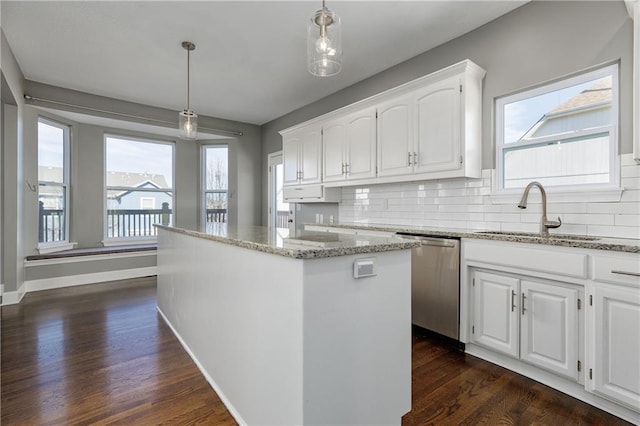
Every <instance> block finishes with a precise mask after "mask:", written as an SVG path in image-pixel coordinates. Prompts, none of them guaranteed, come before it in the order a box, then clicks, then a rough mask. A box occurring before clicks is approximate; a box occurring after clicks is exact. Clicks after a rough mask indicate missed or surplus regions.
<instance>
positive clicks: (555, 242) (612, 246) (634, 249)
mask: <svg viewBox="0 0 640 426" xmlns="http://www.w3.org/2000/svg"><path fill="white" fill-rule="evenodd" d="M309 225H310V226H323V227H332V228H343V229H362V230H367V231H382V232H396V233H397V232H406V233H412V234H416V235H424V236H436V237H450V238H471V239H479V240H492V241H506V242H516V243H525V244H539V245H550V246H557V247H574V248H583V249H589V250H603V251H616V252H625V253H640V245H626V244H618V243H609V242H607V241H606V240H607V238H609V237H596V238H599V240H596V241H583V240H563V239H553V238H551V239H546V238H531V237H526V236H518V235H496V234H482V233H481V232H482V231H483V230H477V231H447V230H438V229H424V228H412V227H410V226H403V225H365V224H355V223H354V224H346V223H345V224H336V223H334V224H320V223H309Z"/></svg>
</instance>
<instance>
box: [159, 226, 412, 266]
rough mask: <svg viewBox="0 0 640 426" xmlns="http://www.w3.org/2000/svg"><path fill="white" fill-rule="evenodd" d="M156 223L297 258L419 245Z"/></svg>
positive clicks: (248, 228) (262, 228)
mask: <svg viewBox="0 0 640 426" xmlns="http://www.w3.org/2000/svg"><path fill="white" fill-rule="evenodd" d="M156 226H157V227H158V228H160V229H165V230H167V231H172V232H177V233H180V234H184V235H190V236H193V237H197V238H203V239H207V240H212V241H217V242H219V243H224V244H230V245H234V246H238V247H244V248H247V249H251V250H257V251H262V252H265V253H271V254H276V255H280V256H286V257H291V258H294V259H319V258H325V257H335V256H348V255H352V254H365V253H380V252H386V251H394V250H406V249H411V248H414V247H418V246H419V245H420V243H419V242H417V241H411V240H406V239H402V238H399V237H393V238H385V237H369V236H358V235H346V234H339V233H332V232H329V233H327V232H313V231H299V232H297V233H295V234H291V235H289V234H290V232H289V230H283V229H278V228H268V227H266V226H245V227H242V228H240V229H234V228H231V227H229V226H227V225H226V224H213V226H207V229H206V230H205V231H203V232H198V231H192V230H188V229H182V228H173V227H169V226H162V225H156Z"/></svg>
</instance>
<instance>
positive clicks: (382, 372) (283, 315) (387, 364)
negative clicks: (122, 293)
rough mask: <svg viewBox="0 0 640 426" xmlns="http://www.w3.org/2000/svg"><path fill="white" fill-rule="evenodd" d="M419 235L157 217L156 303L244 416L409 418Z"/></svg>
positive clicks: (356, 420) (244, 420) (283, 421)
mask: <svg viewBox="0 0 640 426" xmlns="http://www.w3.org/2000/svg"><path fill="white" fill-rule="evenodd" d="M416 245H417V243H415V242H413V241H408V240H402V239H398V238H380V237H363V236H353V235H344V234H331V233H329V234H327V233H313V232H304V231H303V232H301V233H299V234H296V235H291V236H286V235H280V234H278V232H277V230H275V229H272V228H266V227H246V228H243V229H240V230H238V229H229V228H227V227H226V226H224V225H223V226H219V227H211V228H209V229H208V230H207V232H196V231H189V230H184V229H178V228H171V227H163V226H159V227H158V311H159V312H160V314H161V315H162V316H163V317H164V319H165V321H166V322H167V324H168V325H169V326H170V327H171V328H172V330H173V332H174V333H175V335H176V336H177V337H178V339H179V340H180V341H181V343H182V345H183V346H184V347H185V349H186V350H187V352H188V353H189V355H190V356H191V357H192V358H193V360H194V361H195V362H196V364H197V365H198V367H199V368H200V370H201V371H202V372H203V374H204V375H205V377H206V378H207V380H208V381H209V383H210V384H211V385H212V387H213V388H214V389H215V390H216V392H217V393H218V395H219V396H220V398H221V399H222V401H223V402H224V403H225V405H226V406H227V408H228V409H229V411H230V412H231V414H232V415H233V416H234V417H235V419H236V420H237V421H238V422H239V423H240V424H256V425H266V424H270V425H302V424H325V425H328V424H336V425H337V424H340V425H347V424H367V425H375V424H380V425H390V424H400V423H401V417H402V415H404V414H405V413H407V412H408V411H410V410H411V267H410V266H411V251H410V249H411V248H413V247H415V246H416Z"/></svg>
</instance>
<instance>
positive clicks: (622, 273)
mask: <svg viewBox="0 0 640 426" xmlns="http://www.w3.org/2000/svg"><path fill="white" fill-rule="evenodd" d="M611 273H612V274H620V275H630V276H632V277H640V272H628V271H616V270H615V269H612V270H611Z"/></svg>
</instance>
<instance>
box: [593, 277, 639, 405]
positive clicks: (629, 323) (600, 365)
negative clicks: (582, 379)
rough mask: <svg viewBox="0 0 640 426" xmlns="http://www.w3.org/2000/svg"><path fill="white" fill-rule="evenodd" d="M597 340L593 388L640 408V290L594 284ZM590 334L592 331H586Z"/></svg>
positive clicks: (594, 346) (594, 354)
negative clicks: (639, 355)
mask: <svg viewBox="0 0 640 426" xmlns="http://www.w3.org/2000/svg"><path fill="white" fill-rule="evenodd" d="M590 315H593V318H592V321H590V324H592V325H593V326H594V329H593V330H591V332H592V333H593V335H592V336H591V337H593V339H594V342H593V343H594V345H593V346H592V348H593V351H594V352H592V353H591V355H592V360H591V361H590V363H591V364H592V365H593V371H592V374H593V375H592V378H591V380H588V381H587V383H588V387H589V389H590V390H592V391H594V392H596V393H599V394H601V395H603V396H605V397H607V398H609V399H612V400H614V401H617V402H621V403H623V404H626V405H628V406H629V407H632V408H634V409H635V410H638V407H640V362H639V361H638V354H640V290H639V289H638V288H632V287H623V286H619V287H614V286H607V285H601V284H594V286H593V306H591V307H590ZM587 332H588V333H589V332H590V331H589V330H587Z"/></svg>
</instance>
